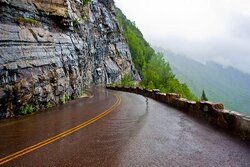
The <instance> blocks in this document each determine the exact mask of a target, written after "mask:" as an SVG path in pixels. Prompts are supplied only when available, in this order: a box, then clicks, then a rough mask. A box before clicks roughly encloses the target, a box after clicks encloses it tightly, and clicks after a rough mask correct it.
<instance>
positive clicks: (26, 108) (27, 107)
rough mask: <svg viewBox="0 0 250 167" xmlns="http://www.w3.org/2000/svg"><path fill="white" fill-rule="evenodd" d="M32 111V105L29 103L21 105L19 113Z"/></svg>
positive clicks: (24, 113) (23, 113)
mask: <svg viewBox="0 0 250 167" xmlns="http://www.w3.org/2000/svg"><path fill="white" fill-rule="evenodd" d="M33 112H34V107H33V106H32V105H31V104H26V105H24V106H22V107H21V108H20V110H19V114H21V115H26V114H31V113H33Z"/></svg>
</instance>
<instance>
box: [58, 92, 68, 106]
mask: <svg viewBox="0 0 250 167" xmlns="http://www.w3.org/2000/svg"><path fill="white" fill-rule="evenodd" d="M69 100H70V97H69V96H68V95H67V94H64V95H63V96H61V97H60V98H59V103H61V104H65V103H66V102H67V101H69Z"/></svg>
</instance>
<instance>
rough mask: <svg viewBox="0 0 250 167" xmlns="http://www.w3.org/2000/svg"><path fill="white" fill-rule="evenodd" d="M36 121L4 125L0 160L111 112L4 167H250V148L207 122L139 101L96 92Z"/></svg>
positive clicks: (0, 128) (149, 101) (127, 95)
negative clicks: (117, 101) (118, 102)
mask: <svg viewBox="0 0 250 167" xmlns="http://www.w3.org/2000/svg"><path fill="white" fill-rule="evenodd" d="M92 91H93V94H94V97H93V98H89V99H78V100H75V101H71V102H69V103H68V104H66V105H64V106H59V107H56V108H52V109H50V110H53V111H50V112H42V113H39V114H35V115H32V116H28V117H24V118H20V119H14V120H7V121H1V122H0V135H1V137H0V158H2V157H5V156H7V155H9V154H11V153H14V152H16V151H19V150H21V149H23V148H26V147H28V146H31V145H34V144H36V143H38V142H40V141H43V140H45V139H47V138H49V137H51V136H54V135H56V134H58V133H60V132H63V131H65V130H67V129H70V128H72V127H74V126H77V125H79V124H81V123H83V122H85V121H87V120H89V119H91V118H93V117H95V116H96V115H98V114H100V113H102V112H103V111H104V110H106V109H108V108H109V107H110V106H112V105H113V104H114V103H115V101H116V99H115V97H114V96H113V95H112V93H115V94H117V95H118V96H120V97H121V104H120V106H119V107H118V108H117V109H115V110H114V111H113V112H111V113H110V114H109V115H107V116H105V117H103V118H101V119H100V120H98V121H97V122H95V123H93V124H91V125H89V126H87V127H85V128H83V129H81V130H79V131H77V132H74V133H73V134H71V135H69V136H66V137H64V138H62V139H60V140H58V141H55V142H53V143H51V144H49V145H46V146H44V147H42V148H40V149H38V150H35V151H33V152H30V153H28V154H26V155H23V156H21V157H19V158H17V159H14V160H12V161H10V162H7V163H6V164H4V165H3V166H25V167H28V166H32V167H33V166H51V167H52V166H58V167H61V166H82V167H85V166H86V167H89V166H96V167H100V166H107V167H113V166H114V167H116V166H118V167H134V166H139V167H142V166H145V167H146V166H149V167H151V166H164V167H168V166H202V167H204V166H211V167H215V166H220V167H223V166H225V167H228V166H233V167H234V166H246V167H249V166H250V146H249V145H247V144H246V143H244V142H243V141H241V140H240V139H238V138H235V137H234V136H231V135H229V134H227V133H225V132H223V131H221V130H218V129H216V128H214V127H212V126H210V125H208V124H206V123H205V122H203V121H199V120H196V119H194V118H191V117H189V116H187V115H186V114H184V113H182V112H180V111H178V110H176V109H173V108H171V107H168V106H166V105H165V104H162V103H159V102H156V101H154V100H152V99H147V98H145V97H143V96H140V95H135V94H131V93H124V92H114V91H110V90H105V89H100V88H94V89H93V90H92Z"/></svg>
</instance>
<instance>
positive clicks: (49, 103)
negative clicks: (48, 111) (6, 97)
mask: <svg viewBox="0 0 250 167" xmlns="http://www.w3.org/2000/svg"><path fill="white" fill-rule="evenodd" d="M53 106H54V105H53V104H52V103H51V102H48V103H47V105H46V108H51V107H53Z"/></svg>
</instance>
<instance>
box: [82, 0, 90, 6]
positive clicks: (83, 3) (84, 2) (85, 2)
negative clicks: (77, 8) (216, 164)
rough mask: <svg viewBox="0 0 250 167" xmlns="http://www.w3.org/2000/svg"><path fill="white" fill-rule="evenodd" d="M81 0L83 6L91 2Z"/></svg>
mask: <svg viewBox="0 0 250 167" xmlns="http://www.w3.org/2000/svg"><path fill="white" fill-rule="evenodd" d="M81 1H82V5H83V6H86V5H87V4H88V3H89V2H91V0H81Z"/></svg>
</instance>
